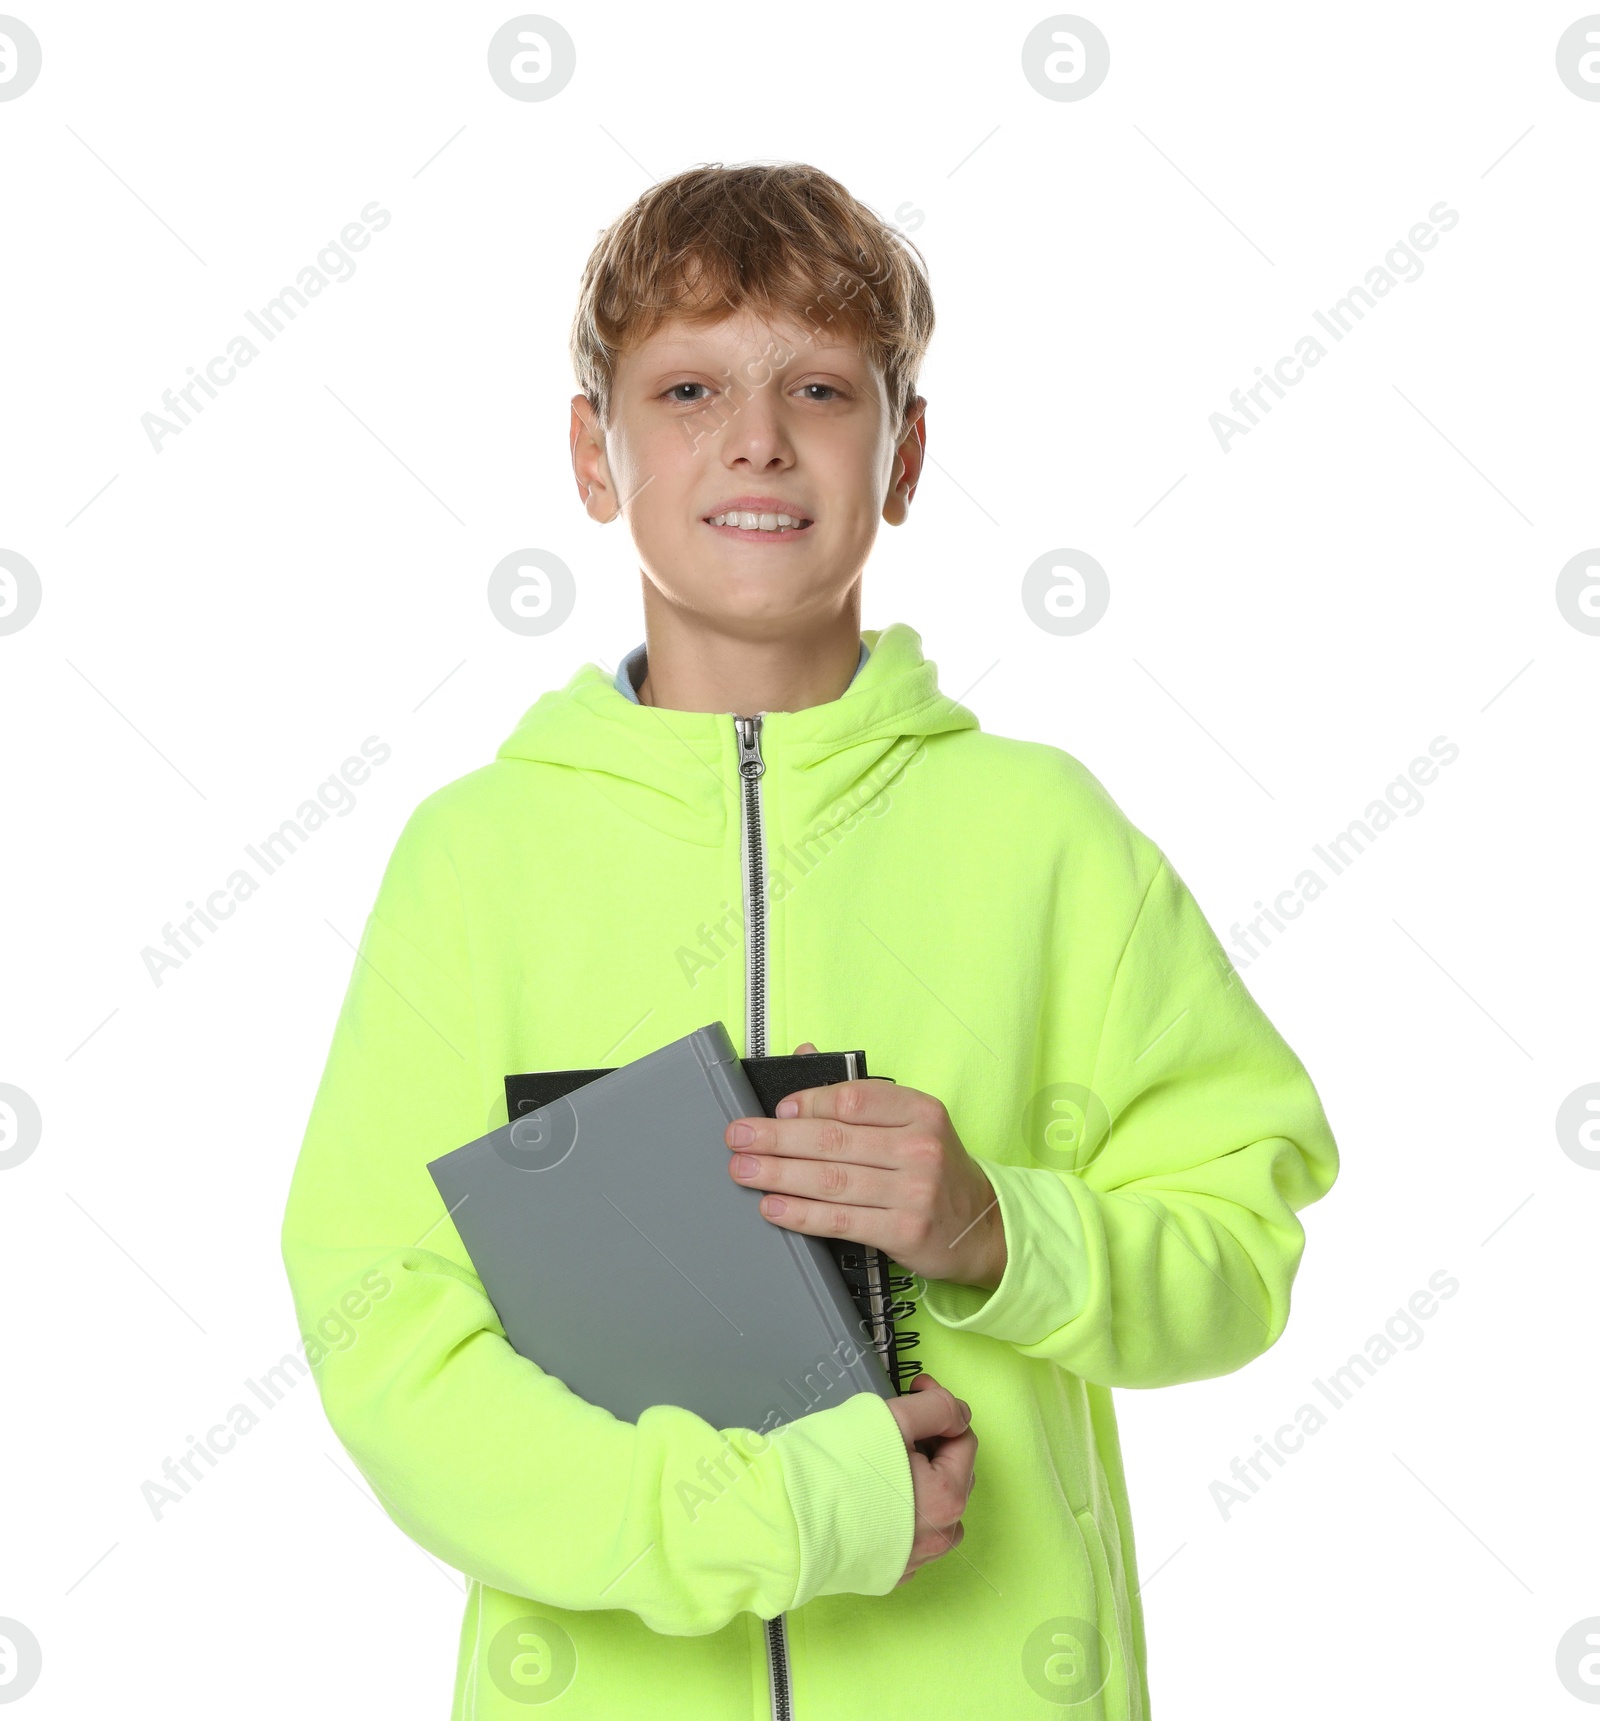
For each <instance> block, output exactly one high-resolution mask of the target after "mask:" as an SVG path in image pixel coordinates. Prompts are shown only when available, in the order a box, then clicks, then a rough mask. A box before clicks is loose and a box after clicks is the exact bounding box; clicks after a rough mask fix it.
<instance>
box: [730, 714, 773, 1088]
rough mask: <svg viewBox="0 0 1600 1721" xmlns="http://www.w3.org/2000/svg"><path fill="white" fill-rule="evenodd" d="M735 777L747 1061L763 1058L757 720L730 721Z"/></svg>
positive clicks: (763, 864) (763, 906)
mask: <svg viewBox="0 0 1600 1721" xmlns="http://www.w3.org/2000/svg"><path fill="white" fill-rule="evenodd" d="M733 722H734V729H735V732H736V733H737V735H738V738H739V777H740V782H741V786H742V788H743V791H744V818H743V820H742V821H741V839H742V840H741V859H742V861H743V871H744V927H745V933H744V940H745V959H744V961H745V968H744V972H745V1017H744V1038H745V1052H744V1055H745V1056H746V1057H747V1058H764V1057H765V1056H766V1055H767V861H766V856H765V855H764V854H763V852H762V841H761V774H762V772H763V771H765V770H766V768H767V765H766V761H765V760H764V759H763V758H762V757H761V717H760V714H759V713H758V714H757V715H756V716H754V717H735V718H734V720H733Z"/></svg>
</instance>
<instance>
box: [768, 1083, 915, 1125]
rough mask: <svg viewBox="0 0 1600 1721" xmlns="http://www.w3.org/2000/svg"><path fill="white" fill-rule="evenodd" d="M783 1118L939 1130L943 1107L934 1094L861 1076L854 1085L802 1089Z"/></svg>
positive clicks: (781, 1111) (784, 1106)
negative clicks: (918, 1125)
mask: <svg viewBox="0 0 1600 1721" xmlns="http://www.w3.org/2000/svg"><path fill="white" fill-rule="evenodd" d="M777 1115H778V1116H779V1117H780V1118H791V1117H832V1118H838V1119H839V1120H840V1122H842V1123H876V1124H885V1123H891V1124H892V1123H915V1124H922V1125H925V1126H926V1127H928V1128H930V1129H933V1128H937V1127H938V1125H939V1123H940V1122H941V1121H942V1120H943V1118H944V1115H945V1110H944V1106H943V1105H942V1104H941V1103H940V1101H938V1100H936V1099H935V1098H934V1097H933V1095H932V1094H925V1093H923V1091H922V1090H921V1089H920V1088H911V1087H907V1086H906V1085H905V1084H904V1083H903V1082H891V1081H886V1080H885V1079H884V1078H883V1077H881V1076H860V1077H858V1078H857V1079H856V1080H855V1081H853V1082H829V1083H828V1084H827V1085H826V1086H825V1087H820V1088H801V1089H799V1090H798V1092H796V1093H792V1094H790V1095H789V1096H788V1097H787V1098H786V1099H784V1100H783V1101H782V1102H780V1104H779V1105H778V1108H777Z"/></svg>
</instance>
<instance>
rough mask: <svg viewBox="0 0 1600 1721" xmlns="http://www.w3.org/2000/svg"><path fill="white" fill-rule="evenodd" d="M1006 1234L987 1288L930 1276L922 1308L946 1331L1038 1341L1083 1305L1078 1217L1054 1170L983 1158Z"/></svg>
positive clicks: (1084, 1270) (1084, 1268) (1085, 1273)
mask: <svg viewBox="0 0 1600 1721" xmlns="http://www.w3.org/2000/svg"><path fill="white" fill-rule="evenodd" d="M983 1169H984V1174H985V1175H986V1176H987V1177H988V1179H989V1181H990V1183H991V1184H993V1186H994V1192H995V1197H996V1199H997V1200H998V1201H999V1204H1000V1218H1001V1221H1002V1223H1003V1225H1004V1227H1005V1234H1006V1270H1005V1272H1004V1273H1003V1274H1002V1275H1001V1278H1000V1283H999V1284H998V1285H996V1286H994V1287H993V1288H992V1289H986V1288H985V1287H984V1286H982V1285H958V1284H956V1283H954V1282H953V1281H951V1280H948V1279H930V1280H928V1281H927V1285H926V1288H925V1289H924V1291H923V1294H922V1301H921V1307H922V1308H924V1309H926V1310H927V1312H928V1313H929V1314H930V1315H932V1316H933V1318H934V1319H935V1320H936V1321H938V1322H939V1324H940V1325H941V1326H945V1327H949V1328H950V1329H951V1331H953V1332H959V1333H969V1332H970V1333H982V1334H984V1336H985V1337H987V1338H991V1339H1002V1340H1004V1341H1005V1342H1007V1343H1008V1344H1013V1345H1019V1346H1025V1345H1034V1344H1038V1343H1040V1342H1041V1341H1042V1340H1044V1339H1046V1338H1048V1337H1049V1336H1050V1335H1051V1334H1052V1333H1054V1332H1056V1331H1057V1330H1058V1329H1060V1328H1061V1327H1063V1326H1065V1325H1066V1324H1067V1322H1068V1321H1070V1320H1072V1319H1073V1318H1074V1317H1075V1316H1076V1315H1077V1314H1078V1313H1079V1312H1080V1311H1081V1309H1082V1308H1083V1305H1084V1301H1085V1298H1086V1293H1087V1291H1088V1285H1089V1266H1088V1256H1087V1253H1086V1251H1085V1248H1084V1236H1083V1220H1082V1218H1081V1217H1080V1215H1079V1213H1078V1206H1077V1203H1076V1202H1075V1201H1074V1200H1073V1198H1072V1192H1071V1191H1070V1190H1069V1189H1068V1188H1067V1179H1066V1178H1065V1177H1064V1176H1063V1175H1062V1174H1061V1173H1060V1172H1055V1171H1050V1170H1047V1169H1046V1168H1045V1167H1043V1166H1036V1165H1003V1164H1000V1163H998V1162H995V1161H991V1160H985V1161H984V1162H983Z"/></svg>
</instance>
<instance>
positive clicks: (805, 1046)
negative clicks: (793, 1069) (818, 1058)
mask: <svg viewBox="0 0 1600 1721" xmlns="http://www.w3.org/2000/svg"><path fill="white" fill-rule="evenodd" d="M816 1049H817V1048H816V1045H815V1043H814V1042H813V1041H811V1040H802V1041H801V1042H800V1044H799V1045H798V1046H796V1047H795V1049H794V1055H795V1056H796V1057H797V1058H798V1057H800V1056H801V1055H802V1054H803V1053H805V1052H814V1051H816Z"/></svg>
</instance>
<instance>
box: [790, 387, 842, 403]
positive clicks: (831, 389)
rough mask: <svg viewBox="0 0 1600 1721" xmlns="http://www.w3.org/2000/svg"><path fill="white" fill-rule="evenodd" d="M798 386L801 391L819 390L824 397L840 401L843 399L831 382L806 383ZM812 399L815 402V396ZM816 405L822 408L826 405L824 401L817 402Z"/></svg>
mask: <svg viewBox="0 0 1600 1721" xmlns="http://www.w3.org/2000/svg"><path fill="white" fill-rule="evenodd" d="M800 386H801V388H802V390H804V389H810V388H820V389H821V390H822V392H823V393H824V394H826V395H829V396H832V397H837V398H840V399H842V398H843V396H842V395H840V394H839V390H838V389H836V388H835V387H834V386H833V384H832V383H831V382H808V383H802V384H801V385H800ZM812 399H813V400H815V399H816V396H815V395H813V396H812ZM817 404H818V405H819V406H823V405H826V404H827V403H826V402H825V401H818V402H817Z"/></svg>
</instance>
